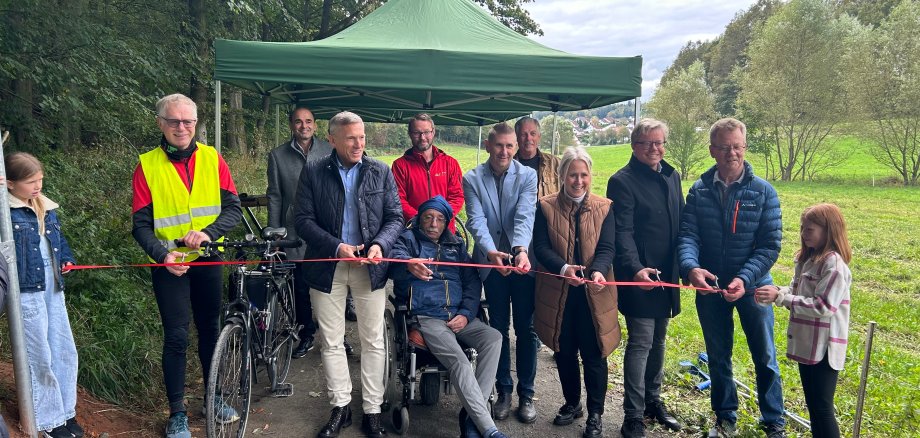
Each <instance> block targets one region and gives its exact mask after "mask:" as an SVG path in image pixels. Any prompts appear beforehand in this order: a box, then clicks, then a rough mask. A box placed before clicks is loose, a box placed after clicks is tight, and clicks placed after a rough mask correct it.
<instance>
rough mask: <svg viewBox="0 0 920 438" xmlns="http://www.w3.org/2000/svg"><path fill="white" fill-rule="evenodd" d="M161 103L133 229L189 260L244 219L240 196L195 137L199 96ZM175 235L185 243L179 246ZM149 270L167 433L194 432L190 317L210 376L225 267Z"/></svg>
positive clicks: (224, 418)
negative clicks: (157, 135)
mask: <svg viewBox="0 0 920 438" xmlns="http://www.w3.org/2000/svg"><path fill="white" fill-rule="evenodd" d="M156 110H157V116H156V118H157V125H158V126H159V128H160V131H162V132H163V137H162V138H161V139H160V145H159V146H158V147H156V148H154V149H152V150H150V151H149V152H146V153H144V154H142V155H141V156H140V162H139V164H138V165H137V167H136V168H135V169H134V177H133V182H132V185H133V190H134V200H133V205H132V211H133V215H132V220H133V230H132V234H133V235H134V239H135V240H136V241H137V243H138V244H139V245H140V246H141V248H143V250H144V252H145V253H147V256H148V257H149V258H150V259H151V260H152V261H154V262H155V263H175V262H178V261H182V260H185V261H191V260H195V258H197V254H194V251H195V250H197V249H198V248H199V246H200V245H201V244H202V243H203V242H207V241H214V240H218V239H221V238H222V236H223V235H224V234H226V233H227V232H228V231H230V230H231V229H232V228H233V227H235V226H236V225H237V224H238V223H239V221H240V218H241V217H242V210H241V209H240V199H239V197H238V196H237V193H236V187H235V185H234V184H233V178H232V176H231V175H230V169H229V167H227V163H226V162H224V159H223V157H221V156H220V154H219V153H218V152H217V150H216V149H214V148H213V147H211V146H207V145H204V144H202V143H198V142H196V141H195V140H194V136H195V125H196V123H197V122H198V116H197V114H198V109H197V106H196V105H195V102H194V101H192V100H191V99H189V98H188V97H186V96H183V95H181V94H172V95H169V96H166V97H164V98H162V99H160V100H159V101H158V102H157V105H156ZM176 239H179V240H180V241H181V242H183V243H184V245H185V246H181V247H177V246H176V244H175V243H174V242H175V240H176ZM216 259H217V258H216V257H213V256H212V257H208V258H199V259H198V261H210V260H216ZM151 276H152V279H153V291H154V295H155V296H156V300H157V306H158V307H159V310H160V319H161V321H162V323H163V338H164V339H163V380H164V383H165V385H166V395H167V398H168V399H169V412H170V417H169V422H168V424H167V427H166V437H167V438H191V432H189V428H188V417H187V415H186V407H185V402H184V399H185V351H186V349H187V348H188V327H189V321H190V319H191V317H194V319H195V327H196V328H197V330H198V358H199V360H200V361H201V368H202V370H204V379H205V381H206V382H207V379H208V375H207V374H208V370H209V369H210V365H211V355H212V353H213V351H214V345H215V344H216V343H217V336H218V333H219V330H220V327H219V321H218V318H219V314H220V309H221V291H222V290H223V281H222V280H223V270H222V267H221V266H220V265H211V266H200V265H199V266H166V267H155V268H151ZM189 304H191V306H189ZM215 406H217V408H216V409H218V411H217V413H216V414H217V418H218V421H221V422H225V423H229V422H233V421H237V420H239V415H238V414H237V412H236V411H234V410H233V409H232V408H230V407H229V406H226V405H225V404H224V403H215Z"/></svg>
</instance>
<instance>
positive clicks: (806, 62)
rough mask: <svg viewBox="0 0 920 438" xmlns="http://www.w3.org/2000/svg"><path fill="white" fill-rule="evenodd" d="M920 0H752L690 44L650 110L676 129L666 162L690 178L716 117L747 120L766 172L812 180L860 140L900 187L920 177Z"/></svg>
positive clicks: (668, 73)
mask: <svg viewBox="0 0 920 438" xmlns="http://www.w3.org/2000/svg"><path fill="white" fill-rule="evenodd" d="M917 35H920V1H917V0H878V1H870V0H839V1H829V0H792V1H790V2H788V3H783V2H779V1H777V0H759V1H758V2H757V3H756V4H754V5H753V6H751V7H750V8H749V9H748V10H746V11H744V12H741V13H739V14H738V15H736V16H735V18H734V19H733V20H732V21H731V23H729V24H728V26H727V27H726V28H725V31H724V32H723V33H722V35H720V36H719V38H717V39H715V40H713V41H706V42H699V41H697V42H690V43H688V44H687V45H686V46H684V48H683V49H682V50H681V51H680V53H679V55H678V57H677V59H676V60H675V61H674V63H673V64H672V65H671V66H670V67H669V68H668V69H667V70H666V72H665V74H664V75H663V77H662V80H661V84H660V86H659V88H658V90H657V91H656V93H655V95H654V96H653V97H652V99H651V100H650V102H649V104H648V105H647V108H648V109H649V111H650V112H651V113H652V114H653V115H655V116H656V117H659V118H661V119H662V120H665V121H667V122H668V124H669V125H670V126H671V128H672V133H671V137H670V138H669V139H668V146H669V151H670V156H671V159H672V160H673V161H674V162H675V164H677V165H678V166H677V167H678V168H679V169H680V170H681V173H682V174H684V175H688V174H689V173H691V171H692V169H695V168H696V167H697V166H698V165H699V164H700V163H701V162H702V160H704V159H705V158H706V157H707V156H708V154H707V152H706V146H707V145H708V142H709V139H708V132H707V130H706V129H705V128H706V127H708V124H709V123H711V121H712V120H713V119H714V118H716V117H720V116H737V117H739V118H741V119H742V120H744V121H745V122H746V123H747V124H748V127H749V134H748V141H749V148H750V149H751V150H752V151H755V152H759V153H760V154H759V156H762V157H763V160H764V162H763V165H764V172H765V174H766V175H767V176H768V177H770V178H774V179H781V180H784V181H791V180H809V179H812V178H813V177H814V176H815V175H817V174H819V173H820V172H821V171H823V170H825V169H827V168H829V167H832V166H835V165H837V164H839V163H840V162H842V161H843V160H844V159H846V157H847V153H848V152H849V151H845V150H838V149H835V148H834V147H833V142H831V141H829V137H830V136H831V135H833V134H834V133H838V132H839V133H845V134H850V135H855V136H858V137H859V138H861V139H862V140H863V142H864V143H865V144H866V145H868V147H870V148H871V152H872V155H873V156H874V157H875V158H876V159H877V160H878V162H879V163H881V164H882V165H884V166H886V167H888V168H890V169H892V170H893V171H894V172H895V173H896V174H897V175H898V177H899V179H900V180H901V182H902V183H903V184H905V185H917V184H918V183H920V104H918V103H917V102H920V100H918V98H920V38H918V37H917Z"/></svg>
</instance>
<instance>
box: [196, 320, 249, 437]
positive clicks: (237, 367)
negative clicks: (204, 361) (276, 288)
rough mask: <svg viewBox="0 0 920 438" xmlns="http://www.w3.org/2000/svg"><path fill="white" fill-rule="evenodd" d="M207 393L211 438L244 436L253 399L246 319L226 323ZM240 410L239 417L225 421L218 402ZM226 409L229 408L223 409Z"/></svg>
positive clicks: (206, 406)
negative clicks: (219, 411)
mask: <svg viewBox="0 0 920 438" xmlns="http://www.w3.org/2000/svg"><path fill="white" fill-rule="evenodd" d="M209 376H210V378H209V379H208V387H207V393H206V394H205V412H206V413H207V421H206V425H207V426H206V429H207V436H208V438H230V437H242V436H243V435H244V434H245V433H246V420H248V414H249V401H250V398H249V397H250V395H251V393H252V391H251V389H252V368H251V362H250V350H249V339H248V336H247V332H246V327H245V326H244V325H243V323H242V322H232V323H229V324H227V325H225V326H224V328H223V330H221V332H220V337H218V339H217V346H216V347H215V348H214V359H213V360H212V361H211V370H210V373H209ZM216 402H217V403H223V404H225V405H226V406H227V407H229V408H232V409H233V410H235V411H236V413H237V415H238V416H239V419H238V420H236V421H226V420H224V421H221V419H220V418H218V416H217V412H218V407H217V403H216ZM221 411H222V412H226V411H227V409H221Z"/></svg>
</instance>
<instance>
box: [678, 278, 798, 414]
mask: <svg viewBox="0 0 920 438" xmlns="http://www.w3.org/2000/svg"><path fill="white" fill-rule="evenodd" d="M732 309H738V318H739V319H740V321H741V328H742V329H743V330H744V335H745V337H746V338H747V344H748V349H750V351H751V359H752V361H753V362H754V373H755V374H756V376H757V402H758V405H759V406H760V415H761V417H760V421H761V423H763V424H765V425H767V424H780V425H784V424H785V423H786V422H785V420H784V419H783V388H782V381H781V379H780V375H779V365H777V363H776V344H774V342H773V306H764V305H760V304H757V303H756V302H755V301H754V294H753V293H747V294H745V295H744V296H743V297H741V298H740V299H738V300H737V301H735V302H734V303H729V302H728V301H725V299H724V298H722V296H721V295H719V294H708V295H702V294H697V296H696V311H697V314H698V315H699V318H700V326H701V327H702V329H703V338H704V339H705V341H706V352H707V354H709V375H710V377H711V378H712V394H711V396H712V398H711V402H712V410H713V411H715V413H716V418H717V419H719V420H727V421H731V422H735V421H737V418H738V417H737V414H736V412H735V411H737V410H738V390H737V388H736V387H735V383H734V381H733V379H732V346H733V343H734V332H735V325H734V320H733V319H732Z"/></svg>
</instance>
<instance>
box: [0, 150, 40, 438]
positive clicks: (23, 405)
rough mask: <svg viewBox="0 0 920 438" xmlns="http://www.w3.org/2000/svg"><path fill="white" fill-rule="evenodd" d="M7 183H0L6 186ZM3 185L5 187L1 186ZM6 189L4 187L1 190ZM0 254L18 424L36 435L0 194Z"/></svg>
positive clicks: (6, 207)
mask: <svg viewBox="0 0 920 438" xmlns="http://www.w3.org/2000/svg"><path fill="white" fill-rule="evenodd" d="M0 177H2V178H4V179H5V178H6V164H5V163H4V162H3V139H2V138H0ZM5 185H6V184H5V183H4V184H0V186H5ZM4 188H5V187H4ZM4 191H5V190H4ZM0 241H2V243H0V252H2V253H0V257H3V258H4V259H6V262H7V274H8V277H9V278H8V279H9V287H8V290H7V295H6V311H7V319H8V320H9V323H10V347H11V350H12V352H13V375H14V376H15V378H16V398H17V399H18V402H19V423H20V425H21V426H22V431H23V432H25V434H26V435H27V436H29V437H30V438H37V437H38V431H37V430H36V428H35V409H34V408H35V407H34V406H33V405H32V385H31V384H30V382H31V381H32V378H31V376H30V373H29V360H28V356H27V353H26V342H25V330H24V328H23V326H22V307H21V305H20V300H19V272H18V271H17V270H16V248H15V247H14V246H13V224H12V222H10V200H9V197H7V196H0Z"/></svg>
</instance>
